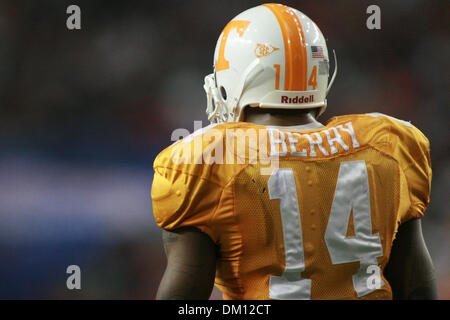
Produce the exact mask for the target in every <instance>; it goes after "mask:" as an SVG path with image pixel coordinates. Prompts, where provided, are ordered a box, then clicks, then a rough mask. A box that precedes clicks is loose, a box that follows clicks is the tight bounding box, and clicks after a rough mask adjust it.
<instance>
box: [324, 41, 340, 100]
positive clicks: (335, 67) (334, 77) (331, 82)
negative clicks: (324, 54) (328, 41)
mask: <svg viewBox="0 0 450 320" xmlns="http://www.w3.org/2000/svg"><path fill="white" fill-rule="evenodd" d="M333 55H334V72H333V76H332V77H331V81H330V84H329V85H328V88H327V92H326V94H325V97H326V96H327V95H328V92H329V91H330V89H331V86H332V85H333V82H334V79H336V74H337V69H338V66H337V58H336V51H334V49H333Z"/></svg>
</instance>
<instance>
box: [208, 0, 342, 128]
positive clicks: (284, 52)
mask: <svg viewBox="0 0 450 320" xmlns="http://www.w3.org/2000/svg"><path fill="white" fill-rule="evenodd" d="M335 59H336V56H335ZM335 62H336V60H335ZM335 66H337V65H336V64H335ZM336 71H337V67H335V70H334V74H333V77H332V79H331V81H330V84H329V85H328V76H329V58H328V50H327V45H326V42H325V38H324V36H323V34H322V32H321V31H320V29H319V27H318V26H317V25H316V24H315V23H314V22H313V21H312V20H311V19H310V18H308V17H307V16H306V15H305V14H303V13H302V12H300V11H298V10H296V9H293V8H290V7H287V6H285V5H281V4H275V3H268V4H263V5H260V6H257V7H254V8H251V9H248V10H246V11H244V12H242V13H241V14H239V15H237V16H236V17H235V18H234V19H232V20H231V21H230V22H229V23H228V24H227V25H226V27H225V28H224V30H223V31H222V33H221V34H220V36H219V40H218V41H217V45H216V49H215V52H214V73H212V74H210V75H207V76H206V77H205V85H204V89H205V91H206V94H207V100H208V103H207V108H206V113H207V115H208V119H209V120H210V121H211V122H228V121H240V120H242V110H243V109H244V108H246V107H259V108H280V109H306V108H319V107H320V108H321V110H320V113H319V115H320V114H322V113H323V112H324V111H325V108H326V106H327V102H326V96H327V93H328V91H329V89H330V88H331V86H332V84H333V82H334V79H335V77H336Z"/></svg>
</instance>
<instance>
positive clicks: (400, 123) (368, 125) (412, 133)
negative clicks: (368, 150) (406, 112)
mask: <svg viewBox="0 0 450 320" xmlns="http://www.w3.org/2000/svg"><path fill="white" fill-rule="evenodd" d="M348 122H351V123H352V125H353V127H354V129H355V131H356V132H360V133H363V134H366V135H367V138H368V139H370V140H371V142H372V143H376V142H391V143H394V142H395V143H400V144H408V145H411V144H420V145H424V146H428V145H429V140H428V138H427V137H426V136H425V134H424V133H423V132H422V131H420V130H419V129H418V128H417V127H416V126H414V125H413V124H412V123H411V122H410V121H406V120H402V119H398V118H395V117H393V116H390V115H386V114H383V113H379V112H372V113H365V114H350V115H343V116H337V117H334V118H331V119H330V120H329V121H328V122H327V125H334V126H337V125H340V124H343V123H348Z"/></svg>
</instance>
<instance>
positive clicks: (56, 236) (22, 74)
mask: <svg viewBox="0 0 450 320" xmlns="http://www.w3.org/2000/svg"><path fill="white" fill-rule="evenodd" d="M260 3H263V2H262V1H249V0H231V1H217V0H197V1H169V0H167V1H106V0H94V1H56V0H53V1H50V0H40V1H16V0H1V1H0V39H1V42H0V154H1V156H0V298H3V299H5V298H6V299H16V298H18V299H79V298H82V299H153V298H154V297H155V293H156V290H157V286H158V284H159V280H160V278H161V275H162V273H163V270H164V268H165V256H164V252H163V249H162V243H161V239H160V231H159V230H158V228H157V227H156V225H155V223H154V220H153V215H152V205H151V199H150V187H151V183H152V176H153V170H152V163H153V159H154V158H155V156H156V155H157V153H158V152H159V151H160V150H162V149H163V148H164V147H166V146H168V145H169V144H170V143H171V141H170V137H171V133H172V131H173V130H174V129H175V128H187V129H189V130H190V131H192V129H193V120H203V123H204V124H205V125H206V124H207V120H206V117H205V115H204V109H205V101H206V98H205V96H204V92H203V87H202V85H203V77H204V75H206V74H208V73H210V72H211V70H212V55H213V51H214V46H215V43H216V40H217V38H218V36H219V33H220V31H221V30H222V28H223V27H224V26H225V24H226V23H227V22H228V21H229V20H230V19H231V18H232V17H234V16H235V15H237V14H238V13H239V12H241V11H243V10H245V9H247V8H250V7H253V6H256V5H258V4H260ZM284 3H285V4H287V5H290V6H293V7H296V8H298V9H299V10H301V11H303V12H304V13H305V14H307V15H308V16H310V17H311V18H312V19H313V20H314V21H316V22H317V24H318V25H319V26H320V28H321V29H322V31H323V33H324V34H325V36H326V37H327V39H328V47H329V49H333V48H334V49H335V50H336V52H337V55H338V61H339V72H338V76H337V79H336V82H335V85H334V88H333V90H332V91H331V93H330V95H329V98H328V105H329V109H328V111H327V113H326V114H325V115H324V116H323V117H322V120H327V119H328V118H330V117H332V116H334V115H339V114H346V113H363V112H375V111H377V112H382V113H387V114H389V115H392V116H394V117H398V118H401V119H404V120H410V121H412V123H413V124H415V125H416V126H417V127H418V128H420V129H421V130H422V131H423V132H424V133H425V134H426V135H427V136H428V138H429V139H430V141H431V155H432V162H433V169H434V175H433V187H432V197H431V198H432V201H431V205H430V207H429V209H428V210H427V213H426V217H425V218H424V220H423V225H424V234H425V237H426V240H427V242H428V246H429V249H430V251H431V255H432V257H433V259H434V262H435V266H436V268H437V274H438V284H439V295H440V298H441V299H449V298H450V268H449V266H450V253H449V228H450V219H449V206H448V203H447V202H448V190H449V186H450V185H449V184H450V169H449V112H448V92H449V81H450V78H449V76H448V71H449V57H450V42H449V19H448V16H449V2H448V1H446V0H432V1H430V0H404V1H387V0H385V1H362V0H346V1H322V0H311V1H309V0H305V1H287V2H284ZM70 4H77V5H78V6H80V8H81V20H82V29H81V30H79V31H69V30H67V28H66V19H67V17H68V15H67V14H66V8H67V6H68V5H70ZM370 4H378V5H379V6H380V8H381V19H382V20H381V27H382V29H381V30H372V31H371V30H368V29H367V28H366V19H367V17H368V15H367V14H366V8H367V6H368V5H370ZM71 264H76V265H79V266H80V267H81V270H82V282H81V283H82V284H81V285H82V289H81V290H73V291H69V290H67V288H66V278H67V276H68V275H67V274H66V268H67V266H68V265H71ZM213 298H214V299H219V298H220V294H219V293H218V292H217V291H215V293H214V295H213Z"/></svg>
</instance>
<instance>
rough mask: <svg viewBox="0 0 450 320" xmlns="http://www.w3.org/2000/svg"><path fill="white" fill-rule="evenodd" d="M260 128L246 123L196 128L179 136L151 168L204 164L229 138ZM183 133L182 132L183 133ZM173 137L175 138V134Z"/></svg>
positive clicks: (163, 151) (217, 124)
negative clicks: (212, 151) (213, 151)
mask: <svg viewBox="0 0 450 320" xmlns="http://www.w3.org/2000/svg"><path fill="white" fill-rule="evenodd" d="M261 128H264V126H260V125H256V124H253V123H248V122H225V123H212V124H210V125H208V126H205V127H202V128H198V129H197V130H195V131H194V132H192V133H191V134H188V135H184V136H183V135H180V136H181V137H180V139H179V140H176V141H175V142H173V143H172V144H171V145H170V146H168V147H167V148H165V149H164V150H162V151H161V152H160V153H159V154H158V155H157V157H156V158H155V161H154V163H153V167H154V168H157V167H165V168H169V167H172V168H173V167H174V166H177V165H185V164H204V163H205V158H207V157H209V156H210V153H211V150H213V149H215V148H218V147H219V146H221V148H225V147H226V144H225V141H226V139H229V138H230V136H231V137H233V138H235V137H236V136H239V135H240V134H242V133H243V132H245V131H249V130H254V132H258V129H261ZM185 132H186V131H183V133H185ZM180 133H181V132H180ZM174 135H175V136H176V133H175V134H174ZM172 141H173V140H172ZM216 160H217V159H216ZM219 163H220V161H219Z"/></svg>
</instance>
